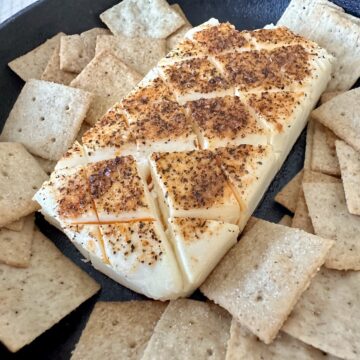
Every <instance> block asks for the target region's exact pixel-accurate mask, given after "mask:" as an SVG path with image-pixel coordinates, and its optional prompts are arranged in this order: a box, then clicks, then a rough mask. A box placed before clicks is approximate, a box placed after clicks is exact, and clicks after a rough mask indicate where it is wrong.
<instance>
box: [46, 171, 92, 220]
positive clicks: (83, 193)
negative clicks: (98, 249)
mask: <svg viewBox="0 0 360 360" xmlns="http://www.w3.org/2000/svg"><path fill="white" fill-rule="evenodd" d="M53 182H54V183H55V184H57V187H56V188H57V193H58V194H57V199H58V200H57V205H58V214H59V216H60V218H61V219H63V220H64V221H65V222H76V221H78V222H82V221H81V220H77V219H81V218H86V215H87V214H90V216H91V217H94V215H93V214H94V212H95V209H94V204H93V201H92V197H91V195H90V188H89V183H88V180H87V173H86V169H85V167H79V168H76V169H75V170H74V171H72V172H71V173H70V174H69V173H66V172H65V173H63V172H61V171H59V172H57V173H54V177H53ZM49 185H50V186H51V185H52V181H50V183H49Z"/></svg>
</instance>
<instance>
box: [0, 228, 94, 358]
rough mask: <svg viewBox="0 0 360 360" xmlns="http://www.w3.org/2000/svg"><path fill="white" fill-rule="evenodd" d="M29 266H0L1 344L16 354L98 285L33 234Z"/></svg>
mask: <svg viewBox="0 0 360 360" xmlns="http://www.w3.org/2000/svg"><path fill="white" fill-rule="evenodd" d="M32 249H33V250H32V256H31V260H30V265H29V267H28V268H26V269H18V268H14V267H10V266H7V265H0V272H1V274H2V275H1V277H0V299H1V304H2V305H1V308H0V341H1V342H2V343H3V344H4V345H5V346H6V347H7V348H8V349H9V350H10V351H12V352H16V351H18V350H19V349H21V348H22V347H24V346H25V345H27V344H29V343H30V342H32V341H33V340H34V339H35V338H37V337H38V336H39V335H41V334H42V333H43V332H45V331H46V330H47V329H49V328H51V327H52V326H53V325H55V324H56V323H58V322H59V321H60V320H61V319H62V318H63V317H65V316H66V315H68V314H69V313H70V312H72V311H73V310H75V309H76V308H77V307H78V306H79V305H80V304H81V303H83V302H84V301H85V300H87V299H88V298H90V297H91V296H93V295H94V294H95V293H96V292H97V291H98V290H99V288H100V287H99V285H98V284H97V283H96V282H95V281H94V280H93V279H91V278H90V277H89V276H88V275H87V274H86V273H85V272H84V271H82V270H81V269H80V268H78V267H77V266H76V265H74V264H73V263H72V262H71V261H70V260H69V259H68V258H66V257H65V256H64V255H62V253H61V252H60V251H59V250H58V249H57V248H56V247H55V245H54V244H53V243H52V242H51V241H50V240H48V239H47V238H46V237H45V236H44V235H42V234H41V233H40V232H39V231H38V230H36V231H35V234H34V240H33V247H32Z"/></svg>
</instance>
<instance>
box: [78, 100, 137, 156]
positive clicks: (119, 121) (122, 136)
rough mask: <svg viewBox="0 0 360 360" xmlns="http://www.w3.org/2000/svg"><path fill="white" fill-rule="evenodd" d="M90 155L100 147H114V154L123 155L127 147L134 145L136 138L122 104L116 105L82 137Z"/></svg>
mask: <svg viewBox="0 0 360 360" xmlns="http://www.w3.org/2000/svg"><path fill="white" fill-rule="evenodd" d="M82 142H83V144H84V146H86V150H87V154H88V156H89V157H91V156H92V155H94V154H93V153H94V152H95V151H97V150H99V149H104V148H113V149H115V154H114V156H120V155H122V150H126V149H124V148H125V147H127V148H129V147H131V146H133V148H134V149H135V147H136V144H135V139H134V137H133V135H132V133H131V131H130V129H129V127H128V125H127V121H126V117H125V115H124V113H123V111H122V108H121V106H120V105H117V106H114V107H113V108H112V109H110V110H109V111H108V112H107V114H106V115H104V116H103V117H102V118H101V119H100V120H99V121H98V122H97V123H96V124H95V126H94V127H92V128H91V129H89V130H88V131H87V132H86V133H85V134H84V135H83V137H82Z"/></svg>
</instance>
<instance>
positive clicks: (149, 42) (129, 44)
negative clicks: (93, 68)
mask: <svg viewBox="0 0 360 360" xmlns="http://www.w3.org/2000/svg"><path fill="white" fill-rule="evenodd" d="M104 50H108V51H111V52H112V53H113V54H114V55H116V56H117V57H118V58H119V59H120V60H121V61H122V62H124V63H125V64H126V65H127V66H129V67H130V68H131V69H133V70H135V71H137V72H138V73H139V74H141V75H145V74H147V73H148V72H149V70H151V69H152V68H153V67H155V65H156V64H157V63H158V61H159V60H160V59H162V58H163V57H164V56H165V55H166V41H165V40H164V39H151V38H149V37H131V38H130V37H126V36H124V35H117V36H114V35H100V36H98V37H97V40H96V54H99V53H101V52H102V51H104Z"/></svg>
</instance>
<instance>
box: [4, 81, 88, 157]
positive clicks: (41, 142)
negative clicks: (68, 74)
mask: <svg viewBox="0 0 360 360" xmlns="http://www.w3.org/2000/svg"><path fill="white" fill-rule="evenodd" d="M92 99H93V96H92V94H90V93H88V92H85V91H83V90H80V89H73V88H71V87H69V86H65V85H60V84H55V83H51V82H47V81H43V80H29V81H28V82H27V83H26V84H25V86H24V87H23V88H22V90H21V93H20V95H19V97H18V98H17V100H16V102H15V105H14V107H13V108H12V110H11V112H10V114H9V117H8V119H7V120H6V123H5V126H4V128H3V131H2V134H1V136H0V139H1V141H16V142H20V143H22V144H24V145H25V147H26V148H27V149H28V150H29V151H30V152H31V153H33V154H34V155H37V156H40V157H42V158H44V159H49V160H58V159H60V157H61V156H62V154H63V153H64V152H65V151H67V150H68V148H69V147H70V145H71V144H72V143H73V142H74V140H75V138H76V134H77V133H78V131H79V129H80V126H81V123H82V122H83V120H84V118H85V115H86V113H87V111H88V109H89V106H90V103H91V101H92Z"/></svg>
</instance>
